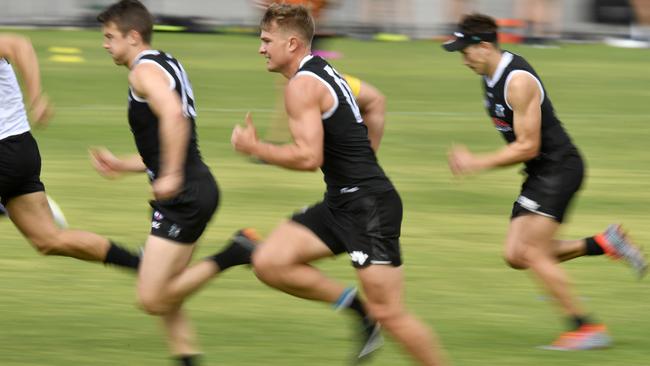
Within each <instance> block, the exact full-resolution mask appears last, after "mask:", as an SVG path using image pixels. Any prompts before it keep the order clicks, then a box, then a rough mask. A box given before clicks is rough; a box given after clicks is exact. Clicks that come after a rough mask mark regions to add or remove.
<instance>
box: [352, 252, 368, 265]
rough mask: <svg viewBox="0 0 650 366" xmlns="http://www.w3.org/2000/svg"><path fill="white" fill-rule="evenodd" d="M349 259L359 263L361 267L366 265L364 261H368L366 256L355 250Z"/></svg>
mask: <svg viewBox="0 0 650 366" xmlns="http://www.w3.org/2000/svg"><path fill="white" fill-rule="evenodd" d="M350 258H352V262H356V263H359V264H360V265H363V264H364V263H366V260H367V259H368V254H366V253H364V252H362V251H360V250H355V251H354V252H352V253H350Z"/></svg>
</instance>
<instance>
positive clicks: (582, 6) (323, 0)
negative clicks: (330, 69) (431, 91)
mask: <svg viewBox="0 0 650 366" xmlns="http://www.w3.org/2000/svg"><path fill="white" fill-rule="evenodd" d="M143 2H144V3H145V4H146V5H147V7H148V8H149V9H151V11H152V12H153V13H154V14H156V15H157V16H158V17H159V22H160V23H161V24H167V25H170V26H182V27H183V28H184V29H189V30H192V31H244V30H245V29H246V28H247V27H253V28H254V27H255V25H256V24H257V21H258V15H259V9H257V8H256V7H255V6H253V3H254V1H249V0H237V1H233V0H187V1H176V0H144V1H143ZM305 2H306V3H310V1H309V0H306V1H305ZM109 3H110V0H23V1H16V0H2V1H0V24H4V25H27V26H29V25H37V26H52V25H55V26H89V25H91V26H94V24H95V22H94V15H95V14H96V12H97V10H98V9H100V8H102V7H104V6H106V5H107V4H109ZM313 3H315V4H316V3H317V5H315V6H316V7H318V8H320V7H323V10H322V11H320V14H321V15H320V16H319V28H320V31H321V32H323V33H328V34H337V35H355V36H359V37H371V36H376V34H377V33H381V32H389V33H396V34H401V35H408V36H410V37H414V38H431V37H437V36H440V35H444V34H448V33H449V31H450V28H451V26H450V25H451V24H453V23H455V22H456V21H457V20H458V18H459V17H460V15H461V14H463V13H467V12H471V11H480V12H484V13H488V14H490V15H492V16H494V17H495V18H499V19H502V20H503V23H502V24H504V25H507V26H508V27H507V28H509V30H510V31H511V32H513V33H516V34H519V35H522V36H528V37H563V38H567V39H574V40H597V39H602V38H603V37H616V38H623V39H625V38H639V40H647V39H646V38H648V37H650V36H648V30H647V29H643V28H644V25H648V24H650V19H649V17H650V15H649V14H648V13H650V1H648V0H400V1H394V0H329V1H327V0H320V1H314V2H313ZM508 20H510V21H508ZM511 20H519V21H521V22H513V21H511ZM242 27H243V28H242ZM631 33H632V37H630V35H631Z"/></svg>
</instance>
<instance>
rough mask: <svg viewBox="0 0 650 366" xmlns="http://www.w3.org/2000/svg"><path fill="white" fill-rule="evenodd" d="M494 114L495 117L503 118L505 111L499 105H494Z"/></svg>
mask: <svg viewBox="0 0 650 366" xmlns="http://www.w3.org/2000/svg"><path fill="white" fill-rule="evenodd" d="M494 114H496V115H497V117H501V118H503V117H505V116H506V109H505V107H504V106H502V105H501V104H495V105H494Z"/></svg>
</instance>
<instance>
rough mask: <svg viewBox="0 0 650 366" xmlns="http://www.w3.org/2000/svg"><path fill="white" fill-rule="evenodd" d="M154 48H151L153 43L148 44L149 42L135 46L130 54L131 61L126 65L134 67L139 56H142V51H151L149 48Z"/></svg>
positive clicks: (130, 67)
mask: <svg viewBox="0 0 650 366" xmlns="http://www.w3.org/2000/svg"><path fill="white" fill-rule="evenodd" d="M152 49H153V48H151V45H148V44H142V45H140V46H137V47H134V48H133V49H131V52H130V54H129V61H128V62H127V64H126V67H128V68H129V70H130V69H132V68H133V64H134V63H135V62H136V60H137V59H138V56H140V54H141V53H142V52H144V51H149V50H152Z"/></svg>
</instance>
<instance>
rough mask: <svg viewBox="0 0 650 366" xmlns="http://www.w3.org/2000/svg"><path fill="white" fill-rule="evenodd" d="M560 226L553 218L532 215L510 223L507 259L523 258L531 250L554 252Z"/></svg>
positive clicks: (506, 248)
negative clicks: (555, 239) (556, 235)
mask: <svg viewBox="0 0 650 366" xmlns="http://www.w3.org/2000/svg"><path fill="white" fill-rule="evenodd" d="M559 226H560V224H559V223H558V222H557V221H555V220H554V219H552V218H549V217H546V216H542V215H537V214H530V215H524V216H519V217H515V218H514V219H512V220H511V221H510V227H509V228H508V235H507V237H506V243H505V252H506V257H510V258H512V257H513V256H515V257H519V256H523V255H524V254H525V252H526V251H527V250H529V249H531V248H533V249H534V248H538V249H541V250H548V251H550V250H552V245H553V237H554V236H555V233H556V232H557V229H558V228H559Z"/></svg>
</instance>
